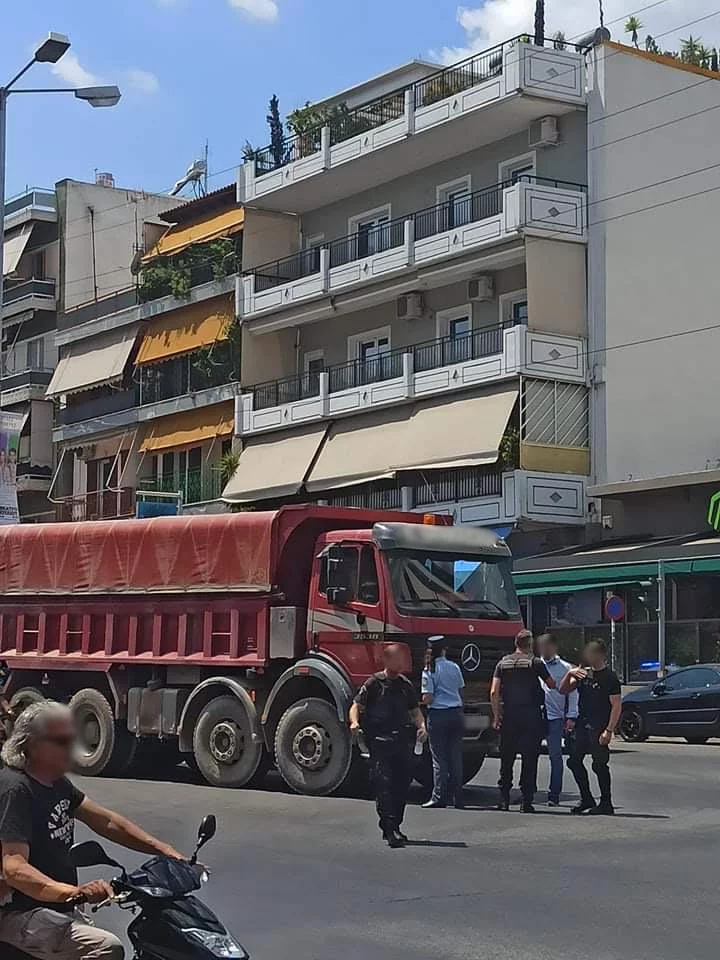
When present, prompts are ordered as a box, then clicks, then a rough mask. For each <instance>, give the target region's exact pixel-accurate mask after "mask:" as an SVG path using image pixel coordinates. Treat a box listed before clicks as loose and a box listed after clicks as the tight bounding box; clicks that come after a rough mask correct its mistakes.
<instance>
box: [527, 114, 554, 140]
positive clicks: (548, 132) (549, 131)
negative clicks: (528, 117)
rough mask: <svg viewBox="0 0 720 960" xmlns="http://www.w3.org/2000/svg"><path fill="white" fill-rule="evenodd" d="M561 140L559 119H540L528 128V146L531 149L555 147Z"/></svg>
mask: <svg viewBox="0 0 720 960" xmlns="http://www.w3.org/2000/svg"><path fill="white" fill-rule="evenodd" d="M559 140H560V131H559V129H558V122H557V117H540V119H539V120H533V122H532V123H531V124H530V126H529V127H528V144H529V146H531V147H554V146H555V144H556V143H558V142H559Z"/></svg>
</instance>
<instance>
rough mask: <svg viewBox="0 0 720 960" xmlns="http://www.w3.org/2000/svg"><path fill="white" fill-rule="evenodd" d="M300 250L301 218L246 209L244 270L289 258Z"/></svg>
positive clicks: (251, 208)
mask: <svg viewBox="0 0 720 960" xmlns="http://www.w3.org/2000/svg"><path fill="white" fill-rule="evenodd" d="M299 249H300V218H299V217H297V216H295V215H294V214H290V213H273V212H272V211H269V210H258V209H257V208H254V207H246V208H245V223H244V225H243V242H242V268H243V270H251V269H252V268H253V267H257V266H259V265H260V264H263V263H269V262H270V261H272V260H280V259H281V258H282V257H289V256H290V255H291V254H293V253H296V252H297V251H298V250H299Z"/></svg>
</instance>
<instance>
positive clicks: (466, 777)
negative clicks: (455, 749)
mask: <svg viewBox="0 0 720 960" xmlns="http://www.w3.org/2000/svg"><path fill="white" fill-rule="evenodd" d="M484 762H485V754H484V753H471V754H465V755H464V756H463V783H470V781H471V780H474V779H475V777H476V776H477V775H478V772H479V770H480V767H481V766H482V765H483V763H484Z"/></svg>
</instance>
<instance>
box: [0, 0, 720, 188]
mask: <svg viewBox="0 0 720 960" xmlns="http://www.w3.org/2000/svg"><path fill="white" fill-rule="evenodd" d="M647 2H648V0H638V7H636V8H635V9H638V8H639V7H640V6H643V5H645V4H647ZM546 5H547V7H548V24H547V32H548V33H550V31H551V30H555V29H558V28H562V29H563V30H564V31H565V33H566V35H567V36H568V37H571V36H574V35H576V34H577V33H579V32H584V31H586V30H587V29H590V28H591V27H593V26H595V24H596V21H597V13H596V11H597V3H596V2H595V0H572V3H568V2H566V3H564V4H563V5H562V6H561V5H560V4H559V3H554V2H553V0H547V4H546ZM4 6H5V7H6V8H7V9H5V10H4V11H3V43H2V53H3V58H2V61H1V62H0V82H4V81H6V80H7V79H9V78H10V76H11V75H12V73H14V72H15V70H16V68H17V67H19V66H21V65H22V63H23V62H25V60H26V59H27V58H28V55H29V54H30V52H31V51H32V49H33V46H34V45H35V43H36V42H37V41H38V40H39V39H41V38H42V37H43V35H44V34H46V33H47V31H48V30H55V31H58V32H61V33H66V34H68V35H69V36H70V39H71V41H72V49H71V51H70V52H69V53H68V54H67V55H66V57H65V58H63V60H62V61H61V62H60V64H58V65H57V67H56V68H55V69H56V70H57V71H58V73H57V74H56V75H53V73H52V72H51V69H50V68H49V67H48V66H45V65H36V66H35V67H33V70H32V72H31V73H30V74H29V75H28V77H27V80H28V82H29V83H31V85H32V86H50V85H55V84H58V83H62V82H63V80H65V81H67V82H69V83H71V84H75V85H83V84H84V83H88V84H89V83H93V82H106V83H118V84H119V85H120V86H121V88H122V89H123V93H124V96H123V100H122V101H121V103H120V105H119V106H117V107H115V108H114V109H112V110H93V109H91V108H90V107H88V106H87V105H85V104H83V103H80V102H79V101H76V100H74V98H72V97H60V96H32V97H30V96H28V97H20V96H18V97H13V98H11V100H10V103H9V122H8V141H9V143H8V153H9V157H8V173H7V193H8V196H11V195H13V194H15V193H17V192H19V191H21V190H23V189H24V188H25V186H26V185H32V186H51V185H52V184H53V183H55V181H57V180H60V179H62V178H64V177H72V178H75V179H79V180H92V179H93V177H94V171H95V169H98V170H108V171H110V172H112V173H113V174H114V175H115V178H116V183H117V184H118V185H119V186H125V187H138V188H145V189H147V190H157V191H165V190H167V189H169V187H170V186H171V184H172V183H173V182H174V181H175V180H176V179H177V178H178V177H179V176H180V175H181V174H182V173H183V172H184V170H185V168H186V167H187V166H188V165H189V164H190V162H191V161H192V160H193V159H195V158H196V157H198V156H200V155H201V154H202V150H203V146H204V143H205V139H206V138H207V139H208V140H209V142H210V170H211V173H215V174H217V175H215V176H213V177H212V179H211V187H212V188H215V187H219V186H222V185H223V184H224V183H226V182H230V180H232V178H233V175H232V172H230V171H228V170H227V168H231V167H233V166H235V165H237V163H238V162H239V160H240V156H241V151H242V146H243V144H244V143H245V141H246V140H249V141H251V142H252V143H254V144H255V145H257V146H262V145H264V144H265V143H266V142H267V139H268V135H267V127H266V124H265V114H266V112H267V101H268V99H269V98H270V96H271V95H272V94H273V93H277V95H278V96H279V98H280V106H281V110H282V112H283V114H284V113H286V112H288V111H290V110H292V109H293V108H294V107H295V106H298V105H300V104H302V103H304V102H305V101H306V100H313V99H319V98H322V97H324V96H327V95H330V94H332V93H334V92H336V91H338V90H341V89H344V88H345V87H348V86H350V85H351V84H353V83H355V82H359V81H361V80H364V79H366V78H368V77H370V76H372V75H374V74H376V73H380V72H382V71H383V70H386V69H389V68H390V67H393V66H396V65H397V64H399V63H402V62H404V61H405V60H408V59H411V58H412V57H416V56H422V57H432V56H434V57H436V58H438V57H439V58H442V59H444V60H445V61H447V62H451V61H452V60H455V59H459V58H460V57H462V56H464V55H466V54H467V53H468V52H470V51H472V50H476V49H482V48H483V47H484V46H487V45H488V44H489V43H494V42H497V41H498V40H502V39H505V38H507V37H510V36H514V35H516V34H517V33H519V32H521V31H526V30H530V29H531V27H532V10H533V6H534V0H475V3H473V0H468V2H467V5H466V6H458V3H457V0H361V2H356V0H354V2H351V0H64V2H58V0H25V2H24V3H11V2H10V0H4ZM632 9H633V8H632V7H631V6H630V5H629V3H628V0H606V2H605V11H606V18H607V19H608V20H611V19H613V18H614V17H624V16H625V15H626V14H627V13H628V12H630V11H631V10H632ZM710 10H712V5H711V4H710V0H660V2H659V3H656V4H655V6H654V9H652V10H649V11H648V12H647V13H646V14H644V15H643V17H642V19H643V21H644V22H645V23H646V27H647V30H649V31H650V32H652V33H653V34H654V35H656V36H659V35H661V33H662V32H663V31H667V33H668V39H670V34H671V32H672V28H674V27H677V26H680V25H681V24H684V23H688V22H690V21H692V20H693V18H699V17H701V16H702V15H703V14H707V13H708V12H709V11H710ZM621 27H622V23H621V24H620V25H619V27H615V28H614V32H615V34H616V35H618V31H619V35H620V37H622V29H621ZM715 31H719V32H720V18H718V19H715V20H710V21H709V23H703V24H702V29H697V30H695V29H693V30H692V31H691V32H693V33H696V32H697V33H701V34H702V35H703V38H704V39H705V40H706V42H707V41H712V40H713V37H712V36H711V35H710V34H711V33H715ZM687 32H688V31H687V30H685V31H684V32H683V31H681V34H683V35H684V33H687ZM719 39H720V38H719ZM221 171H226V172H221Z"/></svg>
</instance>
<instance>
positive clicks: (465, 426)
mask: <svg viewBox="0 0 720 960" xmlns="http://www.w3.org/2000/svg"><path fill="white" fill-rule="evenodd" d="M517 398H518V391H517V390H508V389H504V390H493V391H484V392H483V393H477V394H473V395H472V396H463V397H459V398H458V399H455V400H449V399H448V398H447V397H439V398H438V399H437V400H433V401H430V402H427V403H418V404H414V405H413V406H408V407H403V408H401V409H399V410H397V411H396V412H394V413H392V414H389V413H388V412H386V411H377V412H376V413H371V414H367V415H365V416H361V417H348V419H346V420H339V421H337V422H335V423H334V424H333V425H332V427H331V429H330V433H329V434H328V438H327V441H326V442H325V445H324V446H323V448H322V450H321V452H320V455H319V456H318V458H317V461H316V463H315V466H314V467H313V469H312V472H311V474H310V477H309V479H308V480H307V481H306V484H305V486H306V487H307V489H308V490H309V491H311V492H316V491H321V490H333V489H335V488H337V487H349V486H352V485H353V484H356V483H368V482H370V481H372V480H381V479H383V478H386V477H394V476H395V475H396V474H397V473H399V472H400V471H402V470H446V469H450V468H453V467H474V466H480V465H482V464H486V463H495V461H496V460H497V458H498V451H499V448H500V442H501V440H502V437H503V434H504V432H505V429H506V427H507V425H508V421H509V419H510V416H511V414H512V411H513V407H514V406H515V404H516V402H517Z"/></svg>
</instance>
